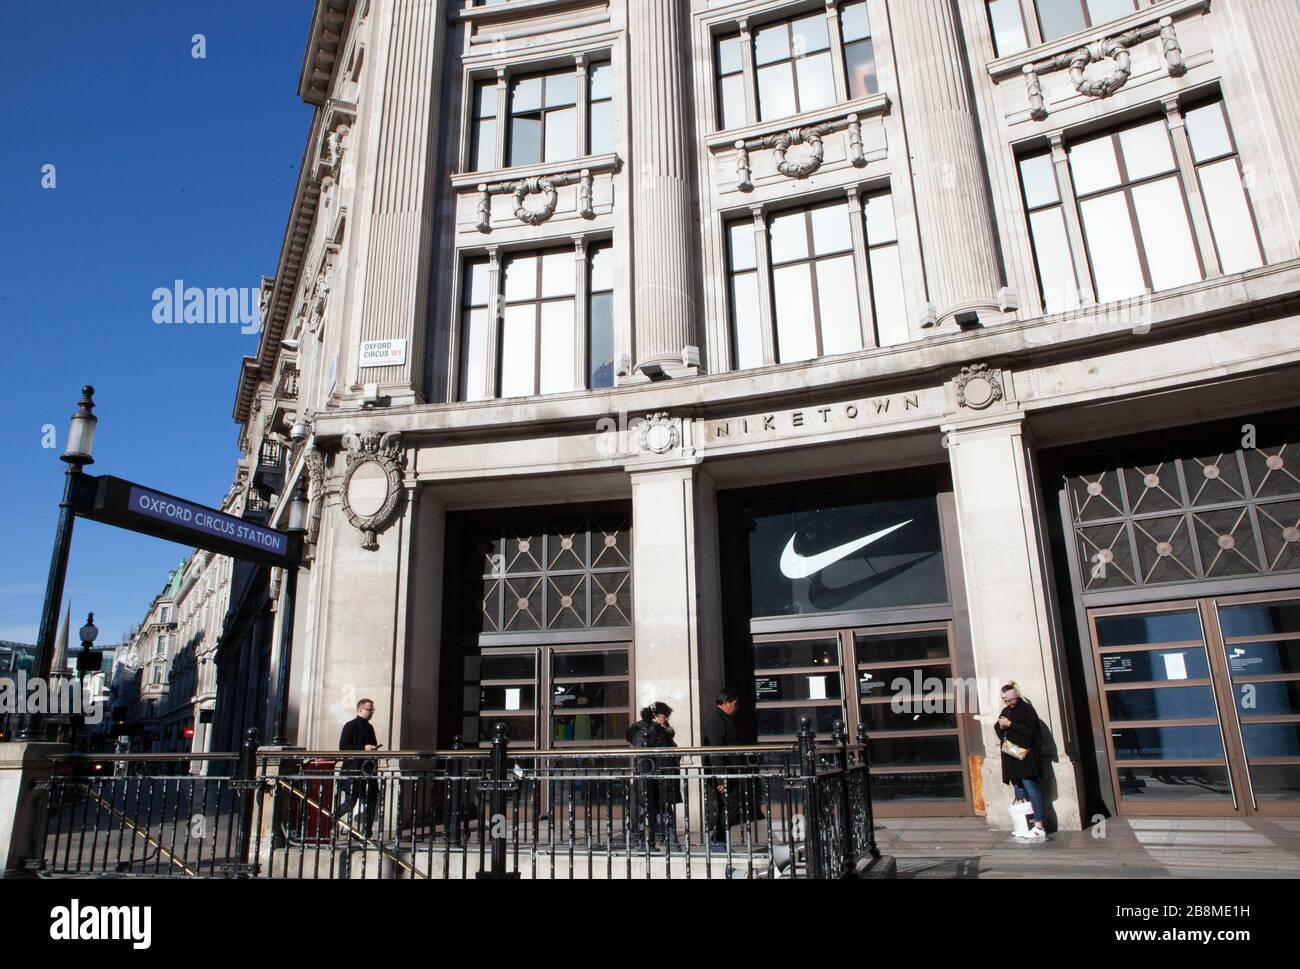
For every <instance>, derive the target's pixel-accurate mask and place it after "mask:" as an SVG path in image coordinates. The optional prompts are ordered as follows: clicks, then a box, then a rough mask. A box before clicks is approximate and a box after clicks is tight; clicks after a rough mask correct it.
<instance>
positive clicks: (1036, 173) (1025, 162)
mask: <svg viewBox="0 0 1300 969" xmlns="http://www.w3.org/2000/svg"><path fill="white" fill-rule="evenodd" d="M1020 181H1021V183H1022V184H1023V185H1024V186H1025V204H1026V205H1028V206H1029V207H1030V208H1031V209H1036V208H1039V207H1040V206H1043V205H1051V204H1052V203H1053V202H1059V201H1060V200H1061V196H1060V194H1059V193H1058V192H1057V190H1056V170H1055V168H1054V167H1053V166H1052V156H1051V155H1034V156H1033V157H1031V158H1023V159H1021V161H1020Z"/></svg>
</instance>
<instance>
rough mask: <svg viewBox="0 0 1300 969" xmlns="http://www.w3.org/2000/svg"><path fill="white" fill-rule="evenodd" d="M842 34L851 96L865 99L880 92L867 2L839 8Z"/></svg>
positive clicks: (847, 4) (862, 0)
mask: <svg viewBox="0 0 1300 969" xmlns="http://www.w3.org/2000/svg"><path fill="white" fill-rule="evenodd" d="M840 33H841V34H842V35H843V37H844V67H845V71H846V73H847V75H848V79H849V97H851V98H865V97H866V96H867V95H869V94H875V93H876V92H877V91H879V90H880V88H879V85H878V84H877V83H876V49H875V44H874V43H873V42H872V40H871V21H870V20H869V19H868V17H867V4H866V0H859V2H857V3H846V4H844V5H843V6H842V7H840Z"/></svg>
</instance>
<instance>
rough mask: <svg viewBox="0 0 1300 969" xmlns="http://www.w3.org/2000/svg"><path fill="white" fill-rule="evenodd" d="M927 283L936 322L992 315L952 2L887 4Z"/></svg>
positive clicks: (994, 307)
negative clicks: (965, 313)
mask: <svg viewBox="0 0 1300 969" xmlns="http://www.w3.org/2000/svg"><path fill="white" fill-rule="evenodd" d="M889 15H890V26H891V28H892V31H893V41H894V50H895V61H896V63H897V65H898V75H899V88H900V90H899V97H900V100H901V103H902V114H903V122H904V125H905V127H906V131H907V141H908V147H909V151H910V153H911V167H912V182H913V185H914V187H915V193H916V212H917V221H918V226H919V229H920V235H921V250H922V254H923V256H924V259H925V275H926V283H927V287H928V290H929V298H930V302H931V304H933V306H934V308H935V310H936V315H937V317H938V322H939V323H943V322H945V321H946V320H949V319H951V318H952V317H953V316H955V314H956V313H957V312H958V311H960V310H964V309H975V310H977V311H978V312H979V313H980V315H981V317H984V316H985V315H986V314H989V315H995V316H996V315H997V314H998V312H999V311H998V291H999V290H1000V289H1001V288H1002V287H1003V276H1002V270H1001V266H1000V261H999V257H998V240H997V235H996V234H995V232H994V229H993V216H992V212H991V211H990V208H989V200H988V173H987V172H986V171H985V168H984V153H983V146H982V144H981V141H980V137H979V130H978V126H977V123H976V117H975V106H974V104H973V103H972V100H971V93H970V88H969V81H968V79H967V77H966V59H965V53H964V48H963V44H962V39H961V32H960V30H959V27H958V24H957V19H956V17H957V15H956V9H955V6H954V4H953V2H952V0H908V2H907V3H891V4H890V5H889Z"/></svg>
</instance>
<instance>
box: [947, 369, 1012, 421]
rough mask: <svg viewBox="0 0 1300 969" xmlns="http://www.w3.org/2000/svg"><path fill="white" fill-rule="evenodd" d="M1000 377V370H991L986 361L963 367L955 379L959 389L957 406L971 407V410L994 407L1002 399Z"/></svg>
mask: <svg viewBox="0 0 1300 969" xmlns="http://www.w3.org/2000/svg"><path fill="white" fill-rule="evenodd" d="M1000 377H1001V374H1000V373H999V371H997V370H991V369H990V368H989V365H988V364H986V363H976V364H972V365H971V366H969V367H962V368H961V373H960V374H958V375H957V379H956V380H955V381H954V384H955V385H956V390H957V406H959V407H969V408H970V409H971V410H984V409H985V408H987V407H992V406H993V405H994V404H996V403H997V402H998V401H1000V400H1001V399H1002V381H1001V379H1000Z"/></svg>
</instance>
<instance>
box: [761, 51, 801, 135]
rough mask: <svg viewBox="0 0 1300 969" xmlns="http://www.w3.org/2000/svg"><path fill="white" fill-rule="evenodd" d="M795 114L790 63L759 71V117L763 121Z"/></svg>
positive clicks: (792, 76) (792, 75)
mask: <svg viewBox="0 0 1300 969" xmlns="http://www.w3.org/2000/svg"><path fill="white" fill-rule="evenodd" d="M794 113H795V106H794V74H793V67H792V65H790V64H789V63H785V64H777V65H775V66H773V67H763V68H760V69H759V71H758V116H759V119H760V120H762V121H768V120H771V119H772V118H784V117H785V116H786V115H791V114H794Z"/></svg>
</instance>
